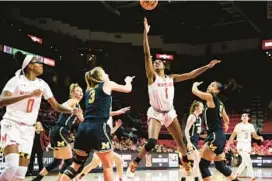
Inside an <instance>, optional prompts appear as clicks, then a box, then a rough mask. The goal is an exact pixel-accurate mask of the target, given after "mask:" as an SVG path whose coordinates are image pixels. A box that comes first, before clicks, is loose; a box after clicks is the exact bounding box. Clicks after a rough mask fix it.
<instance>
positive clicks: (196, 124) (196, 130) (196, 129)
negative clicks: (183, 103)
mask: <svg viewBox="0 0 272 181" xmlns="http://www.w3.org/2000/svg"><path fill="white" fill-rule="evenodd" d="M193 116H195V118H196V120H195V122H194V124H193V125H192V127H191V128H190V130H189V134H190V136H191V137H193V136H196V135H197V136H198V135H199V130H200V128H201V119H200V117H198V116H196V115H194V114H193Z"/></svg>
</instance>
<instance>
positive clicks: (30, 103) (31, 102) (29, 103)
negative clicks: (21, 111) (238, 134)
mask: <svg viewBox="0 0 272 181" xmlns="http://www.w3.org/2000/svg"><path fill="white" fill-rule="evenodd" d="M34 102H35V99H28V101H27V105H26V112H27V113H30V112H32V110H33V106H34Z"/></svg>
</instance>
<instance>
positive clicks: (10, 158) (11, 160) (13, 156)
mask: <svg viewBox="0 0 272 181" xmlns="http://www.w3.org/2000/svg"><path fill="white" fill-rule="evenodd" d="M18 168H19V154H18V153H9V154H8V155H6V156H5V170H4V171H3V172H2V174H1V176H0V180H11V179H12V178H13V177H14V176H15V175H16V172H17V169H18Z"/></svg>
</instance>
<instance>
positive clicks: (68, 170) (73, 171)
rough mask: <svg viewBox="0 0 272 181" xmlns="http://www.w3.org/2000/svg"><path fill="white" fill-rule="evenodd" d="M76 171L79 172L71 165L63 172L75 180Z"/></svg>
mask: <svg viewBox="0 0 272 181" xmlns="http://www.w3.org/2000/svg"><path fill="white" fill-rule="evenodd" d="M76 173H77V172H76V171H75V170H74V169H73V168H72V167H71V166H69V167H68V168H67V169H66V170H65V171H64V172H63V174H65V175H67V176H68V177H69V178H70V179H71V180H73V178H75V176H76Z"/></svg>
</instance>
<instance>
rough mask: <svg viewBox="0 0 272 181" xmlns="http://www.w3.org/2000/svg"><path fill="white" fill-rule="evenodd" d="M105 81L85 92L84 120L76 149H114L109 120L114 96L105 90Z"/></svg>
mask: <svg viewBox="0 0 272 181" xmlns="http://www.w3.org/2000/svg"><path fill="white" fill-rule="evenodd" d="M103 85H104V82H102V83H99V84H98V85H96V86H95V87H94V88H92V89H90V90H87V91H86V93H85V105H86V108H85V113H84V121H83V123H81V124H80V125H79V127H78V129H77V132H76V138H75V144H74V149H76V150H82V151H85V152H86V153H89V152H90V151H96V152H104V151H109V150H111V149H112V142H111V139H110V127H109V125H108V124H107V120H108V119H109V118H110V110H111V103H112V98H111V95H109V94H106V93H105V92H104V90H103Z"/></svg>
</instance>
